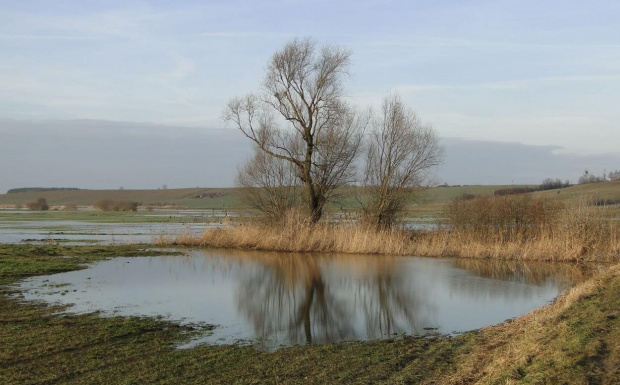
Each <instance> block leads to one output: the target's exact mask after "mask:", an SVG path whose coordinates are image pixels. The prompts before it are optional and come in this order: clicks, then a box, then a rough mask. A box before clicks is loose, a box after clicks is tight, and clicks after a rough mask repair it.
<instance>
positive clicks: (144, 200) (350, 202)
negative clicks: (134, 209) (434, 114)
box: [0, 181, 620, 209]
mask: <svg viewBox="0 0 620 385" xmlns="http://www.w3.org/2000/svg"><path fill="white" fill-rule="evenodd" d="M511 187H523V186H515V185H471V186H449V187H433V188H428V189H425V190H422V191H419V192H416V193H414V194H412V196H411V203H412V205H414V206H420V205H421V206H431V207H440V206H441V205H442V204H444V203H447V202H450V201H452V200H453V199H455V198H458V197H461V196H463V195H464V194H470V195H493V193H494V192H495V191H496V190H499V189H505V188H511ZM353 194H354V188H347V189H345V190H344V191H342V195H343V196H345V198H342V199H337V200H336V201H335V203H334V204H333V206H332V209H339V208H345V209H354V208H357V207H358V204H357V201H356V200H355V198H352V197H351V196H352V195H353ZM534 195H535V196H540V197H546V198H549V199H554V200H555V199H559V200H569V199H574V198H576V197H579V196H582V195H588V196H592V197H597V198H601V199H606V200H615V201H620V181H613V182H605V183H592V184H586V185H576V186H572V187H568V188H565V189H560V190H549V191H542V192H536V193H534ZM200 196H202V197H201V198H198V197H200ZM346 196H349V197H348V198H346ZM41 197H43V198H46V199H47V201H48V203H49V204H50V205H52V206H58V207H60V206H63V205H70V204H75V205H79V206H91V205H93V204H94V203H95V202H97V201H100V200H104V199H110V200H113V201H121V200H130V201H136V202H140V203H141V204H142V205H143V206H148V205H171V206H178V207H180V208H194V209H227V208H228V209H230V208H233V209H234V208H244V207H245V203H244V202H243V201H242V200H241V199H240V197H239V190H238V189H236V188H184V189H166V190H72V191H49V192H27V193H14V194H0V207H7V208H11V207H13V206H15V205H18V204H19V205H25V204H26V203H27V202H32V201H36V200H37V199H38V198H41Z"/></svg>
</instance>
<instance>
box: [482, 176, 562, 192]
mask: <svg viewBox="0 0 620 385" xmlns="http://www.w3.org/2000/svg"><path fill="white" fill-rule="evenodd" d="M570 186H571V184H570V182H569V181H566V182H562V181H561V180H560V179H557V178H556V179H551V178H547V179H545V180H544V181H543V182H542V183H541V184H540V185H538V186H535V187H511V188H504V189H500V190H495V193H494V194H495V195H496V196H503V195H513V194H526V193H531V192H534V191H545V190H554V189H558V188H564V187H570Z"/></svg>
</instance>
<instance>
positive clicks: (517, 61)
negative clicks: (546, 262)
mask: <svg viewBox="0 0 620 385" xmlns="http://www.w3.org/2000/svg"><path fill="white" fill-rule="evenodd" d="M618 15H620V2H617V1H612V0H608V1H596V0H595V1H588V2H584V1H571V0H568V1H566V0H565V1H555V0H550V1H528V0H519V1H490V0H489V1H479V0H478V1H475V0H474V1H430V0H429V1H389V0H375V1H362V0H360V1H354V2H353V1H338V2H336V1H322V0H315V1H313V2H310V3H309V2H307V1H285V0H282V1H269V0H267V1H235V0H232V1H182V2H170V1H132V0H123V1H114V0H106V1H103V0H102V1H97V0H94V1H77V0H75V1H63V0H55V1H28V0H21V1H9V0H0V53H1V55H0V134H1V136H0V149H1V150H2V152H0V164H2V165H3V166H0V191H2V190H3V189H8V188H13V187H24V185H27V186H34V185H54V186H56V185H59V184H63V185H71V186H75V187H85V188H95V187H97V188H99V186H100V185H103V184H104V183H103V180H105V186H108V187H110V188H116V187H118V186H117V185H134V187H135V188H142V187H144V188H153V187H157V186H158V185H159V184H163V183H167V184H168V185H170V186H171V187H172V186H174V187H191V186H195V185H201V186H205V185H212V186H228V185H232V183H233V181H232V180H233V177H234V175H233V174H234V172H235V170H236V167H237V166H238V164H239V162H241V161H243V159H246V158H247V156H248V153H249V148H250V145H249V143H247V142H245V141H244V140H243V138H240V137H239V135H240V134H239V133H238V132H236V131H235V130H234V128H232V127H226V126H225V124H224V122H223V121H222V119H221V116H222V110H223V108H224V106H225V105H226V103H227V101H228V100H229V99H230V98H232V97H234V96H242V95H245V94H247V93H250V92H255V91H257V90H259V87H260V84H261V82H262V80H263V77H264V74H265V68H266V66H267V63H268V60H269V58H270V56H271V55H272V54H273V53H274V52H275V51H276V50H278V49H280V48H281V47H283V46H284V44H286V43H287V42H288V41H290V40H292V39H293V38H295V37H306V36H309V37H312V38H314V39H315V40H316V41H317V42H318V43H319V44H333V45H339V46H343V47H346V48H348V49H349V50H351V51H352V52H353V56H352V65H351V76H350V77H349V78H348V80H347V83H346V89H347V93H348V96H349V98H350V99H351V102H352V103H355V104H356V105H358V106H360V107H361V108H366V107H374V108H375V109H377V108H378V107H379V105H380V102H381V99H382V98H383V97H384V96H385V95H386V94H388V93H389V92H397V93H399V94H400V95H401V96H402V98H403V100H404V101H405V103H407V105H408V106H410V107H411V108H412V109H414V110H415V111H416V113H417V114H418V116H420V118H421V119H422V120H423V121H425V122H427V123H430V124H432V125H433V126H434V127H435V128H436V130H437V132H438V134H439V135H440V136H441V137H442V138H444V140H445V143H446V146H447V150H450V149H451V148H452V149H453V153H452V154H450V151H447V158H446V164H445V165H444V167H443V168H442V169H440V170H439V171H438V173H439V179H444V180H446V181H447V182H448V183H459V184H464V183H471V184H474V183H510V181H526V182H528V183H539V182H540V180H542V178H544V177H545V175H546V176H550V177H556V176H557V177H560V178H572V179H574V180H576V179H577V177H578V176H579V175H580V173H582V172H583V170H584V169H586V168H588V169H592V170H593V171H594V172H602V170H603V169H605V168H606V169H607V170H609V169H620V164H619V163H618V157H619V156H620V147H619V145H618V144H619V143H620V108H618V105H619V101H620V23H619V22H618ZM127 127H130V129H127ZM28 138H30V139H28ZM46 138H47V139H46ZM137 138H139V140H140V141H141V143H150V146H151V147H150V148H154V149H155V148H157V149H158V151H151V152H149V147H148V146H146V145H144V146H142V147H140V148H137V147H136V148H134V149H131V148H130V147H128V148H127V154H126V156H125V155H123V156H121V158H122V159H123V160H124V162H123V167H124V168H125V169H127V174H128V176H127V179H125V178H121V177H120V175H119V176H117V177H116V178H115V177H114V175H112V174H110V175H109V177H107V176H106V177H105V178H100V179H92V177H91V176H89V177H86V173H85V172H84V171H85V170H86V169H87V168H91V169H97V170H104V169H105V166H106V165H109V164H116V163H117V162H118V159H119V157H118V156H117V155H116V154H115V152H117V151H116V148H115V147H114V145H113V144H111V143H114V142H115V141H116V143H127V141H131V140H132V139H134V140H135V139H137ZM171 143H175V144H178V145H179V146H184V147H185V148H186V151H185V153H184V152H183V151H182V150H181V149H179V148H174V149H173V148H169V149H166V144H171ZM197 143H201V144H202V146H203V147H204V148H205V149H209V151H205V152H202V153H201V151H200V150H199V147H197V146H196V144H197ZM72 146H78V147H80V148H79V149H76V148H75V147H72ZM120 147H122V146H120ZM194 147H196V149H195V150H194ZM190 148H191V150H190ZM508 148H510V149H511V151H513V150H514V151H516V152H515V153H514V154H513V152H510V151H509V152H508V153H510V154H513V155H511V156H514V157H515V159H516V160H515V161H514V162H496V161H495V162H494V161H493V160H492V159H491V161H490V162H491V164H486V163H485V164H483V163H481V164H477V163H475V162H488V161H489V156H486V157H485V156H482V155H488V154H497V156H499V155H501V154H504V153H505V152H502V149H504V150H506V151H507V149H508ZM88 149H90V151H89V150H88ZM466 149H469V150H466ZM481 149H484V150H485V152H484V153H483V154H480V153H479V151H481ZM78 150H79V151H82V153H81V154H79V157H80V161H79V162H78V163H76V162H75V161H72V160H71V158H70V157H69V155H70V154H77V153H78V152H79V151H78ZM223 150H225V151H223ZM530 150H531V151H530ZM132 151H133V154H134V155H132ZM222 151H223V153H221V152H222ZM519 151H521V152H519ZM533 153H536V154H539V153H543V154H547V155H548V156H550V157H551V158H545V157H542V158H540V159H543V158H544V159H547V160H548V163H547V164H545V165H544V167H543V166H540V165H539V167H534V166H532V167H534V169H535V170H538V171H536V172H534V171H533V170H532V169H527V168H526V167H525V165H526V164H529V160H531V159H534V158H536V157H532V154H533ZM26 154H28V156H26ZM190 154H192V155H193V156H192V157H191V158H190V157H189V155H190ZM95 155H96V156H95ZM76 156H77V155H76ZM216 156H217V157H216ZM545 156H546V155H545ZM536 159H538V158H536ZM550 159H553V160H550ZM164 160H165V161H166V162H164ZM613 162H615V163H613ZM464 163H468V164H470V166H471V167H469V170H462V169H461V168H459V167H462V165H463V164H464ZM519 163H521V165H519ZM51 164H58V165H61V166H63V167H60V168H61V169H63V170H65V171H64V172H65V173H64V174H63V173H62V172H59V173H55V174H54V175H55V177H56V179H49V178H48V176H49V174H48V175H47V176H46V174H45V173H44V172H43V171H41V170H44V169H45V168H46V166H49V165H51ZM148 164H161V165H160V167H159V169H158V170H154V169H150V168H149V167H147V166H148ZM166 164H167V165H168V166H166V167H164V166H165V165H166ZM188 164H192V165H194V164H200V165H201V166H202V168H201V170H202V173H201V174H194V175H190V174H189V173H190V169H191V167H188ZM213 165H217V167H216V168H215V169H212V168H213V167H214V166H213ZM184 167H185V169H186V170H187V175H185V173H184V172H183V171H182V170H184ZM192 167H193V166H192ZM17 170H20V171H19V173H18V171H17ZM480 170H487V172H486V174H485V175H482V174H481V172H480ZM191 172H195V170H193V169H192V171H191ZM179 173H181V174H182V175H183V178H181V175H179ZM463 173H464V174H463ZM25 175H28V177H27V178H26V177H25ZM491 175H496V176H493V177H491ZM508 175H510V178H508V177H507V176H508ZM508 179H509V180H508ZM156 180H158V181H157V182H156ZM457 180H458V182H457ZM160 181H161V182H160ZM171 181H174V183H173V182H171ZM452 181H454V182H452ZM60 182H63V183H60ZM156 183H157V184H156ZM177 183H178V185H177ZM515 183H516V182H515Z"/></svg>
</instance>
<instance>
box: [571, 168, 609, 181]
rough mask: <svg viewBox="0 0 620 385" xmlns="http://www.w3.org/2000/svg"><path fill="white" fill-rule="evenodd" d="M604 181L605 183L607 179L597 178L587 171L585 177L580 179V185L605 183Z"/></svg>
mask: <svg viewBox="0 0 620 385" xmlns="http://www.w3.org/2000/svg"><path fill="white" fill-rule="evenodd" d="M604 181H605V178H603V177H600V176H596V175H594V174H592V173H590V172H589V171H588V170H585V171H584V173H583V175H582V176H580V177H579V180H578V183H579V184H586V183H598V182H604Z"/></svg>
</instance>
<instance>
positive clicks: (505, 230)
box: [445, 195, 561, 238]
mask: <svg viewBox="0 0 620 385" xmlns="http://www.w3.org/2000/svg"><path fill="white" fill-rule="evenodd" d="M559 207H561V206H560V204H559V203H553V202H549V201H546V200H544V199H535V198H532V197H531V196H529V195H516V196H494V197H486V196H484V197H477V198H475V199H470V200H462V199H457V200H454V201H453V202H452V203H450V204H449V205H448V207H447V209H446V212H445V215H446V217H447V222H448V224H449V225H450V226H451V227H452V228H453V229H455V230H458V231H464V232H467V233H470V235H473V236H475V237H480V238H487V237H492V236H496V235H498V234H500V235H501V236H502V237H511V236H514V235H517V234H518V235H529V234H533V233H535V232H538V231H541V230H543V229H545V228H546V227H548V226H550V225H551V223H552V221H553V218H554V216H555V215H556V213H557V211H558V210H556V209H557V208H559Z"/></svg>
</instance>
